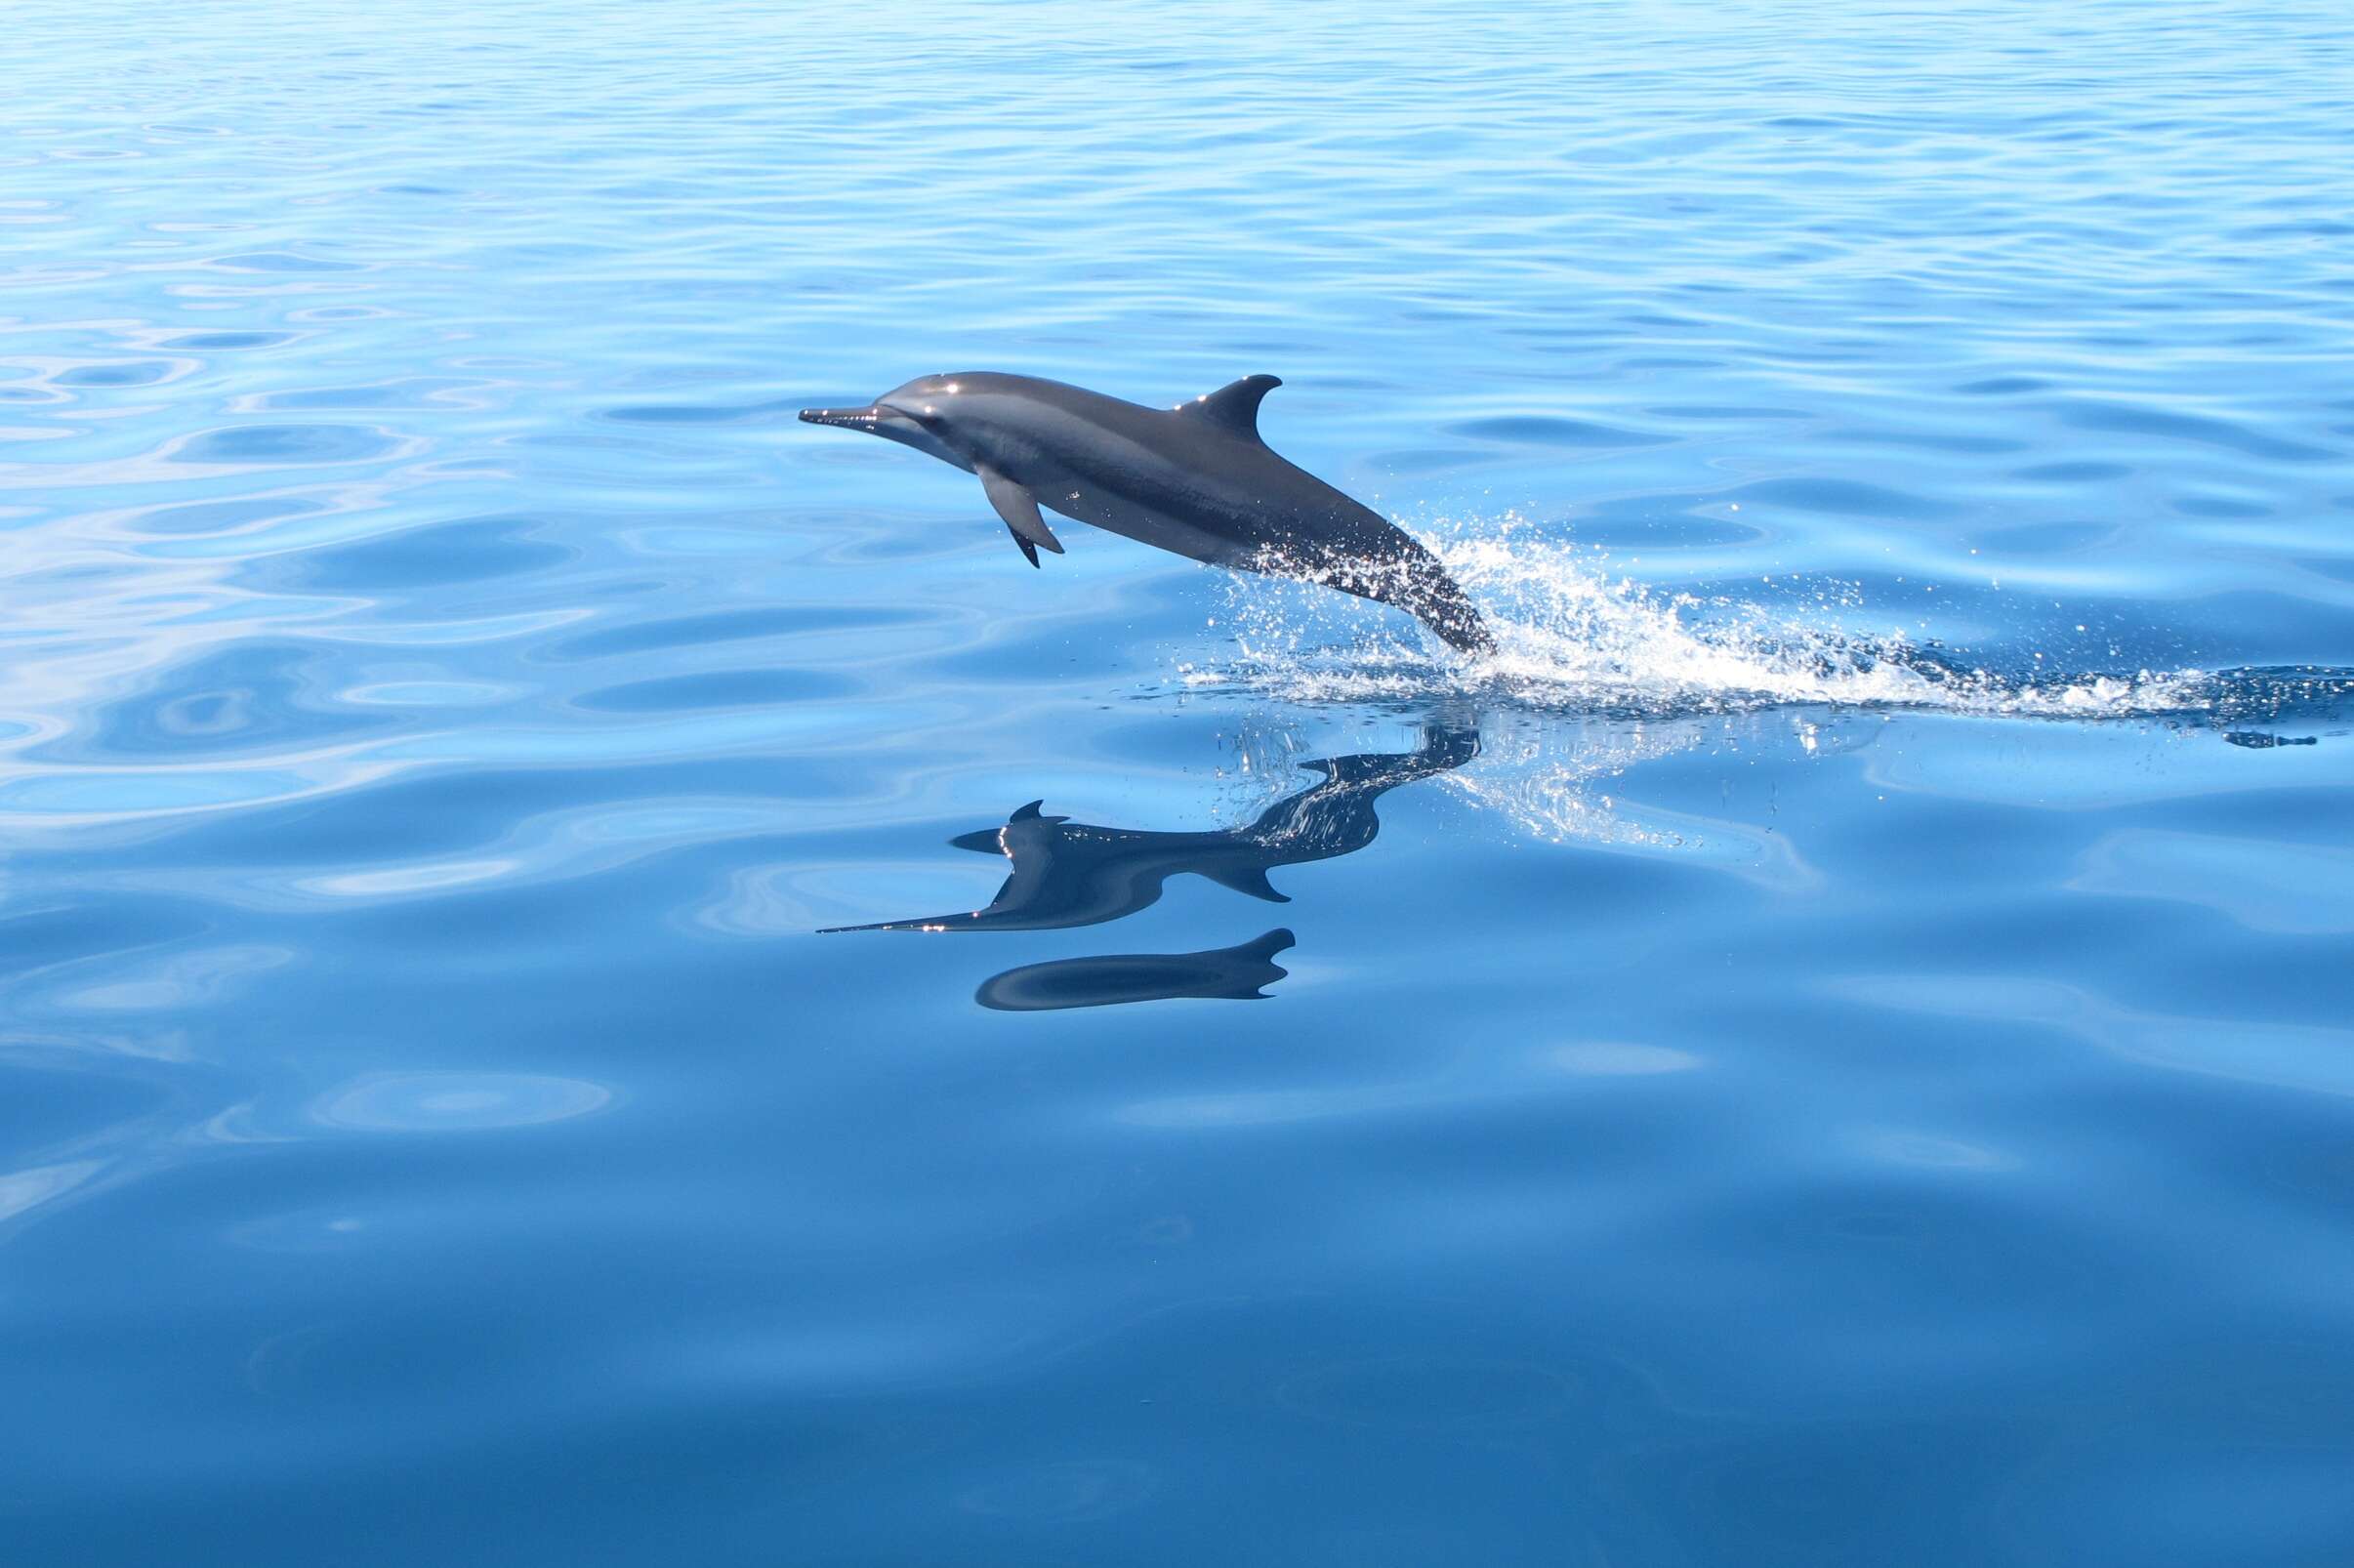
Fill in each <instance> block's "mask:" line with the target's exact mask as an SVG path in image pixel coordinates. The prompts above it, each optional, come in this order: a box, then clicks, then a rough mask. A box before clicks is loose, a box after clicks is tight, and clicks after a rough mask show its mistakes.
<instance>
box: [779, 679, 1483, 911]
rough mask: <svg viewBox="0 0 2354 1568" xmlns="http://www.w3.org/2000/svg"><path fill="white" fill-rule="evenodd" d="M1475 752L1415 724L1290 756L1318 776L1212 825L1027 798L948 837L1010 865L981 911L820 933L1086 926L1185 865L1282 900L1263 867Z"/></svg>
mask: <svg viewBox="0 0 2354 1568" xmlns="http://www.w3.org/2000/svg"><path fill="white" fill-rule="evenodd" d="M1478 755H1479V726H1478V725H1477V724H1475V723H1474V724H1464V723H1437V722H1433V723H1429V724H1425V726H1424V728H1423V742H1422V744H1421V745H1420V746H1419V747H1417V748H1416V749H1415V750H1413V751H1410V752H1376V753H1372V754H1369V755H1364V756H1356V757H1335V758H1330V759H1327V760H1325V761H1322V762H1313V763H1301V764H1300V765H1301V766H1302V767H1306V768H1311V769H1315V770H1317V771H1320V772H1322V773H1323V774H1324V777H1323V779H1322V780H1321V781H1320V782H1318V783H1316V784H1313V785H1311V786H1309V787H1308V788H1306V789H1304V790H1301V792H1300V793H1298V794H1297V795H1290V796H1286V797H1285V798H1284V799H1282V800H1280V801H1277V802H1276V803H1275V804H1274V805H1270V806H1268V807H1267V808H1266V809H1265V810H1264V811H1261V812H1260V814H1259V816H1258V818H1257V819H1256V820H1254V821H1252V822H1250V823H1248V824H1246V825H1245V826H1242V827H1238V828H1225V829H1221V830H1219V831H1217V832H1213V833H1155V832H1152V831H1150V830H1147V829H1140V828H1105V827H1097V826H1096V825H1095V824H1094V823H1092V822H1073V821H1072V820H1071V819H1070V818H1069V817H1063V816H1047V815H1045V814H1043V813H1042V812H1041V811H1040V810H1039V807H1040V806H1041V805H1044V804H1045V803H1044V802H1041V801H1032V802H1031V803H1030V804H1029V805H1025V806H1023V807H1022V808H1021V809H1020V810H1018V811H1015V812H1014V813H1013V815H1012V817H1010V818H1008V819H1007V822H1006V825H1005V826H1004V827H1002V828H990V829H983V830H982V831H981V832H978V833H967V834H962V835H960V836H958V837H957V838H954V839H951V840H949V841H948V842H949V843H951V844H953V845H955V846H957V847H958V848H960V849H977V850H979V851H981V852H982V853H985V854H1002V855H1004V856H1005V857H1006V859H1007V860H1009V861H1010V862H1012V870H1011V871H1010V872H1009V873H1008V875H1007V877H1006V883H1005V886H1004V887H1000V888H998V890H997V896H996V897H995V898H993V899H991V900H990V901H989V905H988V907H987V908H985V909H975V910H969V911H966V912H963V913H960V914H954V915H928V916H925V917H923V918H921V919H918V920H887V921H879V922H877V923H875V924H874V925H871V926H835V927H830V928H828V933H830V932H834V931H1045V930H1060V929H1063V928H1066V927H1071V926H1095V925H1099V924H1101V923H1102V922H1104V921H1107V920H1118V919H1120V918H1121V917H1122V916H1123V915H1133V914H1135V913H1136V911H1137V910H1139V909H1143V908H1146V907H1148V906H1149V905H1151V904H1153V903H1155V902H1157V901H1158V900H1159V898H1160V896H1161V887H1162V885H1163V884H1164V883H1166V882H1168V880H1169V879H1170V878H1172V877H1175V876H1178V875H1181V874H1183V873H1186V872H1191V873H1192V874H1193V875H1195V876H1197V877H1207V878H1209V879H1210V880H1211V881H1212V882H1215V883H1218V885H1220V886H1221V887H1231V888H1233V889H1234V890H1235V891H1236V892H1239V893H1249V894H1250V895H1251V896H1252V897H1254V898H1263V899H1265V900H1267V902H1269V903H1273V904H1281V903H1288V902H1290V900H1289V899H1287V898H1285V897H1284V895H1283V894H1281V893H1279V892H1277V891H1276V890H1275V888H1274V887H1273V885H1272V884H1270V883H1269V882H1268V881H1267V872H1268V871H1269V870H1271V869H1272V868H1274V867H1276V866H1296V865H1303V864H1305V863H1306V862H1308V861H1311V860H1330V859H1332V858H1333V857H1334V856H1336V855H1344V854H1352V853H1354V852H1355V851H1357V850H1359V849H1362V848H1364V847H1365V846H1367V845H1369V844H1371V843H1373V840H1374V835H1375V834H1377V833H1379V832H1381V831H1382V824H1381V821H1380V819H1379V818H1378V817H1376V816H1375V815H1374V808H1373V806H1374V802H1376V801H1378V800H1380V799H1381V798H1382V797H1383V795H1385V794H1387V793H1388V792H1389V791H1391V790H1394V789H1396V788H1397V787H1398V786H1399V785H1401V784H1411V783H1413V782H1414V781H1415V780H1417V779H1424V778H1428V777H1430V776H1431V775H1432V774H1434V773H1444V772H1446V771H1447V770H1449V769H1450V768H1456V767H1461V766H1463V764H1464V763H1467V762H1469V761H1470V760H1471V759H1472V758H1474V757H1476V756H1478ZM820 934H827V933H820Z"/></svg>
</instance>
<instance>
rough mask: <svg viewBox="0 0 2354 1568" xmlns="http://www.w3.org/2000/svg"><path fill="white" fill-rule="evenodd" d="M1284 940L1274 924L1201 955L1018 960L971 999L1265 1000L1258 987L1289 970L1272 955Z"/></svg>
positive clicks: (1049, 1006)
mask: <svg viewBox="0 0 2354 1568" xmlns="http://www.w3.org/2000/svg"><path fill="white" fill-rule="evenodd" d="M1292 942H1293V937H1292V933H1291V932H1290V931H1288V930H1283V929H1280V928H1278V929H1276V930H1271V931H1268V932H1267V933H1266V934H1265V935H1263V936H1260V938H1258V939H1257V940H1256V941H1249V942H1245V943H1243V944H1242V945H1241V946H1239V947H1214V948H1211V949H1210V950H1209V951H1207V952H1202V953H1106V954H1104V955H1103V956H1102V957H1100V958H1065V959H1057V960H1055V961H1054V962H1053V963H1051V964H1025V965H1024V966H1022V967H1021V968H1020V969H1018V970H1006V972H1005V973H1003V974H993V975H991V976H990V977H989V978H988V979H986V980H983V981H982V982H981V985H980V989H979V990H977V991H975V992H973V993H972V1000H973V1001H975V1002H978V1003H979V1004H980V1005H981V1006H982V1007H984V1008H990V1009H993V1010H995V1011H999V1012H1047V1011H1055V1010H1058V1009H1062V1008H1108V1007H1117V1006H1119V1005H1121V1004H1123V1003H1128V1002H1165V1001H1169V1000H1171V999H1173V998H1176V997H1203V998H1207V999H1210V1000H1214V1001H1216V1000H1222V1001H1231V1002H1264V1001H1267V1000H1268V997H1267V994H1266V992H1265V991H1264V990H1262V989H1260V988H1261V987H1262V986H1269V985H1273V984H1274V983H1275V982H1276V981H1277V980H1280V979H1282V978H1283V977H1284V976H1285V975H1287V974H1289V973H1290V972H1291V971H1290V970H1287V969H1285V968H1283V967H1282V966H1281V965H1279V964H1277V963H1276V962H1275V955H1276V954H1278V953H1280V952H1282V951H1283V950H1284V949H1285V948H1287V947H1290V946H1291V945H1292Z"/></svg>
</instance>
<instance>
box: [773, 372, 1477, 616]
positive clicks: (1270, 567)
mask: <svg viewBox="0 0 2354 1568" xmlns="http://www.w3.org/2000/svg"><path fill="white" fill-rule="evenodd" d="M1282 385H1283V384H1282V383H1281V382H1280V381H1278V380H1276V379H1275V378H1274V377H1273V376H1245V377H1244V378H1243V379H1242V380H1240V381H1238V382H1234V383H1232V384H1231V385H1229V386H1225V387H1221V388H1219V389H1218V391H1217V392H1209V393H1205V394H1204V395H1202V396H1200V397H1196V398H1195V399H1193V401H1191V402H1189V403H1179V404H1177V406H1176V407H1175V408H1170V409H1159V408H1146V407H1144V406H1142V405H1141V404H1138V403H1130V402H1123V401H1121V400H1120V399H1119V398H1117V397H1106V396H1105V395H1103V394H1102V393H1101V392H1089V391H1087V390H1086V389H1085V388H1082V387H1071V386H1066V385H1064V384H1063V383H1061V382H1058V381H1043V380H1040V379H1039V378H1037V377H1034V376H1009V375H1001V374H998V373H996V372H994V371H960V372H957V373H955V374H952V375H944V376H924V377H920V378H919V379H917V380H915V381H911V382H909V383H907V385H905V386H904V387H900V388H898V389H897V390H895V391H892V392H885V393H884V394H883V395H882V396H880V397H878V398H876V399H875V400H874V401H873V402H872V403H869V404H867V405H866V406H865V407H863V408H805V409H803V410H802V411H801V417H802V418H803V419H804V420H805V421H806V422H808V423H809V424H812V425H838V426H841V427H842V428H844V429H846V430H857V431H866V432H868V433H871V434H875V435H881V436H883V437H885V438H886V439H888V440H893V441H897V442H898V443H899V444H900V445H902V446H912V447H914V448H915V449H916V450H917V451H919V452H924V453H928V454H929V455H930V456H932V457H936V458H938V459H939V460H940V461H941V462H943V463H953V464H955V465H956V466H957V467H958V468H960V469H964V470H966V471H968V472H970V473H971V474H975V475H979V477H980V481H981V489H982V490H983V491H984V492H985V493H986V494H987V495H988V497H989V504H990V505H991V506H992V507H994V508H996V509H997V515H998V516H1000V517H1002V518H1004V519H1005V523H1006V527H1007V529H1008V530H1009V531H1011V532H1012V535H1013V542H1014V543H1015V544H1016V545H1018V546H1020V547H1021V553H1022V554H1023V555H1024V556H1025V557H1029V561H1030V564H1031V565H1033V566H1035V565H1037V564H1038V553H1039V552H1040V551H1041V550H1048V551H1053V553H1055V554H1056V555H1060V554H1061V553H1062V542H1061V541H1060V540H1058V539H1056V538H1055V537H1054V532H1053V529H1051V528H1049V527H1048V526H1047V523H1046V519H1045V517H1044V516H1041V514H1040V509H1041V508H1044V509H1046V510H1048V511H1052V512H1057V513H1060V514H1061V515H1062V516H1066V517H1076V518H1078V519H1079V520H1080V521H1082V522H1092V523H1094V525H1095V526H1096V527H1098V528H1108V529H1110V530H1111V531H1112V532H1113V533H1117V534H1126V535H1127V536H1128V537H1129V538H1131V539H1135V540H1137V541H1138V542H1140V543H1143V544H1147V545H1156V546H1158V547H1159V548H1161V549H1163V550H1168V551H1174V552H1176V553H1177V555H1180V556H1187V557H1192V558H1193V559H1195V560H1202V561H1208V562H1210V563H1211V564H1213V565H1217V566H1228V567H1232V568H1234V569H1235V570H1238V571H1256V572H1267V573H1271V574H1273V575H1275V576H1279V577H1298V578H1302V579H1305V580H1306V581H1308V582H1313V583H1322V584H1325V585H1326V586H1328V587H1332V588H1337V589H1339V590H1341V591H1342V593H1344V594H1354V595H1356V596H1358V597H1359V598H1370V599H1376V600H1379V601H1380V602H1382V603H1383V604H1390V605H1394V606H1395V607H1397V608H1399V609H1402V610H1404V611H1405V612H1406V613H1407V614H1409V615H1412V616H1414V617H1415V618H1416V619H1417V620H1419V621H1421V622H1422V623H1423V624H1424V625H1425V626H1427V627H1428V628H1430V630H1431V631H1433V632H1435V633H1437V634H1438V636H1439V637H1440V638H1441V639H1442V640H1444V641H1445V642H1446V643H1447V645H1448V646H1450V647H1453V648H1456V649H1458V650H1461V651H1464V652H1470V653H1485V652H1489V651H1492V650H1493V649H1494V647H1495V643H1494V641H1493V640H1491V639H1490V638H1489V636H1488V631H1487V628H1486V626H1485V625H1484V624H1482V623H1481V621H1480V618H1479V612H1478V611H1477V610H1475V609H1473V608H1472V607H1471V601H1470V600H1469V599H1467V598H1465V597H1464V592H1463V590H1462V589H1461V588H1458V587H1457V586H1456V585H1455V579H1453V578H1452V577H1449V576H1448V575H1447V573H1446V569H1445V568H1444V567H1442V566H1441V565H1439V563H1438V558H1437V557H1434V556H1432V555H1431V554H1430V552H1429V551H1428V550H1425V548H1424V547H1423V546H1422V545H1421V544H1419V543H1417V542H1416V541H1415V540H1414V539H1413V538H1411V537H1410V536H1408V535H1407V534H1406V533H1404V532H1403V531H1401V530H1400V529H1399V528H1398V527H1397V526H1396V525H1395V524H1393V523H1391V522H1389V521H1388V520H1386V519H1385V518H1383V517H1382V516H1380V515H1379V514H1377V513H1375V512H1373V511H1371V510H1370V509H1368V508H1366V507H1364V506H1362V505H1360V504H1358V503H1357V502H1355V501H1352V500H1350V499H1349V498H1348V497H1347V496H1345V495H1342V493H1341V492H1340V491H1338V490H1336V489H1334V488H1333V487H1332V486H1331V485H1329V484H1326V483H1325V482H1324V481H1323V480H1322V479H1319V478H1317V477H1316V476H1315V475H1312V474H1309V473H1307V472H1306V471H1305V470H1303V469H1300V468H1296V467H1294V466H1293V465H1292V464H1290V463H1287V462H1285V461H1284V460H1283V459H1282V458H1280V457H1278V456H1276V455H1275V453H1274V452H1272V451H1270V450H1269V449H1268V447H1267V443H1266V442H1265V441H1263V440H1261V439H1260V434H1259V404H1260V399H1261V398H1263V397H1265V396H1266V394H1267V393H1268V392H1272V391H1273V390H1274V389H1275V388H1277V387H1280V386H1282Z"/></svg>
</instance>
